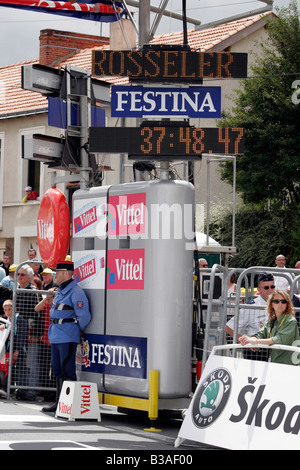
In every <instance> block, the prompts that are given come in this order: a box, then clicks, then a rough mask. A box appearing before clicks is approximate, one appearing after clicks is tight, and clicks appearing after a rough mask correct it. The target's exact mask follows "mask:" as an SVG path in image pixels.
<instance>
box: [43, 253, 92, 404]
mask: <svg viewBox="0 0 300 470" xmlns="http://www.w3.org/2000/svg"><path fill="white" fill-rule="evenodd" d="M73 271H74V264H73V262H72V261H62V262H59V263H57V265H56V275H55V282H56V283H57V284H58V285H59V288H58V290H57V291H56V294H55V297H54V300H53V303H52V306H51V309H50V319H51V320H52V323H51V325H50V327H49V332H48V337H49V341H50V343H51V360H52V368H53V372H54V375H55V377H56V380H57V382H56V385H57V387H56V388H57V396H56V398H57V400H56V403H54V404H53V405H52V406H50V407H46V408H43V411H48V412H49V411H50V412H51V411H56V408H57V404H58V400H59V395H60V391H61V387H62V384H63V381H64V380H77V377H76V368H75V354H76V348H77V344H78V343H80V331H83V330H84V329H85V328H86V326H87V325H88V324H89V322H90V320H91V315H90V311H89V302H88V299H87V297H86V295H85V293H84V291H83V290H82V289H81V287H79V286H78V285H77V284H76V281H75V280H74V279H73Z"/></svg>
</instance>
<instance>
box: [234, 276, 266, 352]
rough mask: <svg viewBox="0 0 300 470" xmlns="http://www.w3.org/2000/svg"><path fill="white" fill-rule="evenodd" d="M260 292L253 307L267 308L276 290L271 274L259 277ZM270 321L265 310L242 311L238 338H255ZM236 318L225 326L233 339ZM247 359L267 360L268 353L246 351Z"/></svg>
mask: <svg viewBox="0 0 300 470" xmlns="http://www.w3.org/2000/svg"><path fill="white" fill-rule="evenodd" d="M257 282H258V284H257V286H258V291H259V295H258V297H256V298H255V299H254V300H253V301H252V302H249V304H251V305H261V306H264V307H266V305H267V300H268V296H269V295H270V294H271V293H272V292H273V290H274V289H275V283H274V277H273V274H271V273H261V274H259V276H258V281H257ZM267 319H268V315H267V314H266V312H265V309H247V308H245V309H240V312H239V326H238V337H240V336H242V335H243V334H246V335H247V336H253V335H254V334H255V333H257V332H258V331H259V330H260V328H261V327H262V326H263V325H264V324H265V322H266V321H267ZM234 322H235V317H232V318H231V319H230V320H229V321H228V322H227V324H226V326H225V331H226V332H227V333H228V334H229V335H230V336H231V337H233V330H234ZM245 353H246V354H245V357H247V358H249V359H256V360H266V359H267V353H266V349H262V350H261V351H259V350H257V349H255V350H254V351H251V350H248V349H247V350H246V352H245Z"/></svg>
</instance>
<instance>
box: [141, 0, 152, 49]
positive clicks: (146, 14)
mask: <svg viewBox="0 0 300 470" xmlns="http://www.w3.org/2000/svg"><path fill="white" fill-rule="evenodd" d="M149 40H150V0H143V1H142V2H140V3H139V48H140V49H142V47H143V46H144V44H148V42H149Z"/></svg>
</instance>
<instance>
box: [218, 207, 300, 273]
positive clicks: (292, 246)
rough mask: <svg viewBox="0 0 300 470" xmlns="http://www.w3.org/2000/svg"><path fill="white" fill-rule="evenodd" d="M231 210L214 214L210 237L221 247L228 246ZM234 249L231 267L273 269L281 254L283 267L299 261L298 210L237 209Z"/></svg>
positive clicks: (277, 208) (299, 215) (229, 241)
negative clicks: (283, 259)
mask: <svg viewBox="0 0 300 470" xmlns="http://www.w3.org/2000/svg"><path fill="white" fill-rule="evenodd" d="M231 217H232V214H231V210H229V209H228V210H224V208H223V209H222V210H219V211H217V212H214V214H213V217H212V223H211V224H210V236H212V237H213V238H215V239H216V240H217V241H218V242H220V243H221V244H222V245H224V246H228V245H230V244H231V230H232V224H231ZM235 238H236V243H235V244H236V246H237V247H238V253H237V254H236V255H234V256H233V257H232V258H231V260H230V266H231V267H236V268H237V267H239V268H240V267H243V268H248V267H250V266H274V263H275V257H276V256H277V255H278V254H279V253H282V254H284V255H285V256H286V258H287V267H293V266H294V265H295V263H296V261H297V260H298V259H300V256H299V254H300V205H299V207H298V210H296V211H294V210H293V209H291V208H282V207H278V206H276V205H274V206H272V207H271V208H266V207H262V206H259V205H258V206H254V205H251V206H246V205H245V206H241V207H240V208H239V209H238V210H237V214H236V233H235Z"/></svg>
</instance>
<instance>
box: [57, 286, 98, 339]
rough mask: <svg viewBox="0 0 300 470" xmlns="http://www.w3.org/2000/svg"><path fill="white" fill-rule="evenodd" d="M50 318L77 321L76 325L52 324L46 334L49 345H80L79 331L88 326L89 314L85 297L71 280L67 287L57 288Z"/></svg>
mask: <svg viewBox="0 0 300 470" xmlns="http://www.w3.org/2000/svg"><path fill="white" fill-rule="evenodd" d="M50 318H51V319H63V318H64V319H65V318H73V319H76V321H77V323H75V322H74V323H61V324H59V323H52V324H51V325H50V327H49V332H48V336H49V341H50V343H51V344H59V343H80V330H81V331H82V330H84V329H85V328H86V326H87V325H88V324H89V322H90V320H91V314H90V310H89V301H88V299H87V296H86V295H85V293H84V291H83V290H82V289H81V287H79V286H78V285H77V284H76V281H74V280H73V281H72V282H70V283H69V284H68V285H67V286H65V287H63V286H60V287H59V288H58V290H57V292H56V294H55V297H54V300H53V303H52V305H51V309H50Z"/></svg>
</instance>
